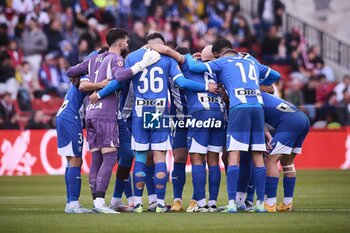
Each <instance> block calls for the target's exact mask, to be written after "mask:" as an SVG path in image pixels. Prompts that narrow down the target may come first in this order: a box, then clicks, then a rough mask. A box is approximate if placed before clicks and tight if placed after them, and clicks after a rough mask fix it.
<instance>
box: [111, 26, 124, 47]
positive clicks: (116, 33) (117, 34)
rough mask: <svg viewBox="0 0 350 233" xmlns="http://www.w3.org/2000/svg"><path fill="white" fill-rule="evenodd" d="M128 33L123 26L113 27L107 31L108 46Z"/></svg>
mask: <svg viewBox="0 0 350 233" xmlns="http://www.w3.org/2000/svg"><path fill="white" fill-rule="evenodd" d="M127 35H128V32H127V31H126V30H124V29H122V28H112V29H110V30H109V31H108V32H107V35H106V41H107V44H108V46H111V45H112V44H113V43H114V42H116V41H117V40H119V39H123V38H124V37H126V36H127Z"/></svg>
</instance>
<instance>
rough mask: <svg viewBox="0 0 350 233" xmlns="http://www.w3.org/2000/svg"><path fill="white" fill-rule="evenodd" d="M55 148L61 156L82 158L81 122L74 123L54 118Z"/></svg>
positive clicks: (78, 120)
mask: <svg viewBox="0 0 350 233" xmlns="http://www.w3.org/2000/svg"><path fill="white" fill-rule="evenodd" d="M56 129H57V147H58V154H59V155H61V156H72V157H82V151H83V141H84V138H83V128H82V126H81V120H80V119H77V120H76V122H75V121H74V122H73V121H71V120H66V119H61V118H60V117H57V118H56Z"/></svg>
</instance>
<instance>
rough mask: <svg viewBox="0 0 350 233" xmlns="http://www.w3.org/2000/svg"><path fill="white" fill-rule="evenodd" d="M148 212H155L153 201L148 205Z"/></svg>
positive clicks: (155, 203)
mask: <svg viewBox="0 0 350 233" xmlns="http://www.w3.org/2000/svg"><path fill="white" fill-rule="evenodd" d="M147 209H148V211H150V212H155V211H156V209H157V202H156V201H154V202H152V203H150V204H149V205H148V208H147Z"/></svg>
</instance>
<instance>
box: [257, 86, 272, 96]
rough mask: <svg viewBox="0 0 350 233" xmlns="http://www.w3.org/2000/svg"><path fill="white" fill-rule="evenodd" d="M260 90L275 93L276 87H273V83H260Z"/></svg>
mask: <svg viewBox="0 0 350 233" xmlns="http://www.w3.org/2000/svg"><path fill="white" fill-rule="evenodd" d="M260 91H263V92H266V93H269V94H273V93H274V92H275V89H274V88H273V86H272V85H268V86H267V85H260Z"/></svg>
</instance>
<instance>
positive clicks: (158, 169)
mask: <svg viewBox="0 0 350 233" xmlns="http://www.w3.org/2000/svg"><path fill="white" fill-rule="evenodd" d="M167 172H168V171H167V168H166V163H165V162H161V163H157V164H156V165H155V171H154V186H153V187H155V189H156V194H157V199H159V200H164V199H165V190H166V182H167V177H168V176H167ZM160 173H164V177H162V178H158V177H157V175H158V174H160Z"/></svg>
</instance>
